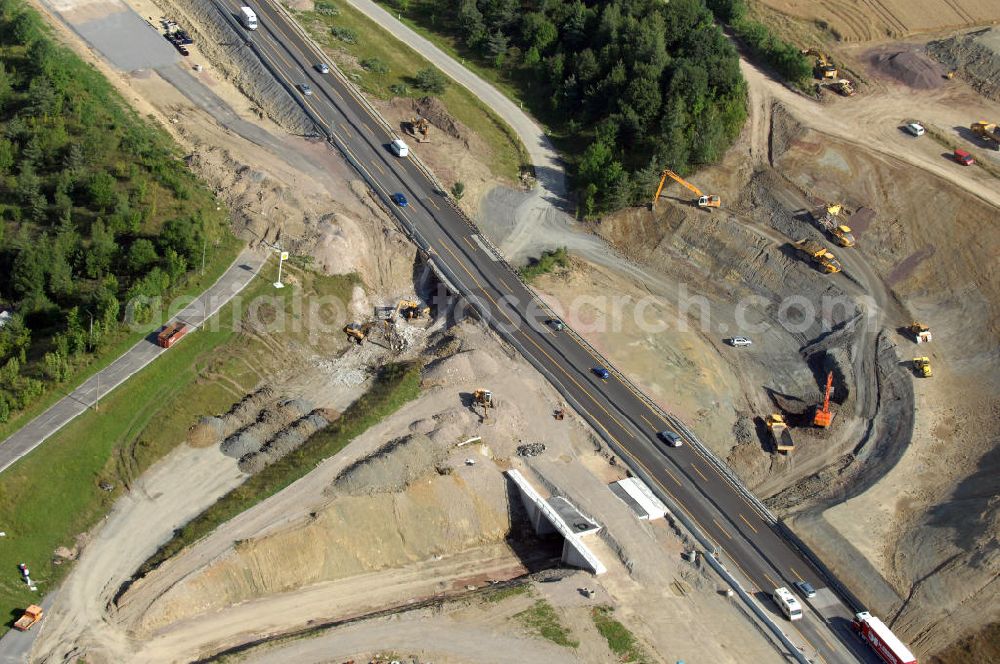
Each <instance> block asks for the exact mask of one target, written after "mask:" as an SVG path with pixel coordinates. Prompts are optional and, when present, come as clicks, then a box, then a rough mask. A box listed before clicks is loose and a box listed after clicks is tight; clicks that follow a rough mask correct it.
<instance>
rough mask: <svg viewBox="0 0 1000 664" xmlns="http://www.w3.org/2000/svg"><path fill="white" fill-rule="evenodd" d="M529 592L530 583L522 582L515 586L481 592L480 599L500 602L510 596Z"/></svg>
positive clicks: (495, 602)
mask: <svg viewBox="0 0 1000 664" xmlns="http://www.w3.org/2000/svg"><path fill="white" fill-rule="evenodd" d="M529 594H531V585H530V584H528V583H522V584H519V585H516V586H507V587H506V588H499V589H497V590H490V591H487V592H485V593H483V594H482V599H483V601H484V602H489V603H490V604H499V603H500V602H502V601H504V600H507V599H510V598H511V597H519V596H521V595H529Z"/></svg>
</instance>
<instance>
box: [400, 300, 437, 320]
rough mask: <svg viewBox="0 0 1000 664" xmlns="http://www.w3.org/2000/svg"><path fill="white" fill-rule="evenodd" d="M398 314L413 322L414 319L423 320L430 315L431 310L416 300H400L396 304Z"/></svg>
mask: <svg viewBox="0 0 1000 664" xmlns="http://www.w3.org/2000/svg"><path fill="white" fill-rule="evenodd" d="M396 313H398V314H400V315H401V316H402V317H403V318H405V319H406V320H413V319H414V318H423V317H424V316H428V315H430V313H431V308H430V307H425V306H423V305H422V304H420V302H417V301H416V300H400V301H399V303H398V304H396Z"/></svg>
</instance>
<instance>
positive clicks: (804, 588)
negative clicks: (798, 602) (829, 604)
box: [792, 581, 816, 599]
mask: <svg viewBox="0 0 1000 664" xmlns="http://www.w3.org/2000/svg"><path fill="white" fill-rule="evenodd" d="M792 585H794V586H795V588H796V590H798V591H799V594H800V595H802V596H803V597H805V598H806V599H811V598H813V597H815V596H816V589H815V588H813V587H812V584H811V583H809V582H808V581H796V582H795V583H793V584H792Z"/></svg>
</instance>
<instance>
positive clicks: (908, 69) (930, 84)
mask: <svg viewBox="0 0 1000 664" xmlns="http://www.w3.org/2000/svg"><path fill="white" fill-rule="evenodd" d="M869 57H870V62H871V64H872V67H874V68H875V69H876V70H877V71H878V72H879V73H881V74H884V75H886V76H888V77H890V78H892V79H893V80H896V81H899V82H900V83H902V84H903V85H906V86H909V87H911V88H915V89H917V90H932V89H934V88H938V87H940V86H941V85H942V84H943V83H944V82H945V80H946V79H945V77H944V76H945V73H946V72H945V70H944V68H943V67H942V66H941V65H939V64H938V63H936V62H934V61H933V60H931V59H930V58H928V57H927V56H926V55H924V54H923V53H921V52H920V51H916V50H905V51H888V52H887V51H876V52H874V53H872V54H871V55H870V56H869Z"/></svg>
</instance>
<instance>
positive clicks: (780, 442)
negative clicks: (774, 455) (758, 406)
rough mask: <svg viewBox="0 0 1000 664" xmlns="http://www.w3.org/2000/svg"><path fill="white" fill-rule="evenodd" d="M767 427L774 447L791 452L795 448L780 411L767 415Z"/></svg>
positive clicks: (780, 450)
mask: <svg viewBox="0 0 1000 664" xmlns="http://www.w3.org/2000/svg"><path fill="white" fill-rule="evenodd" d="M767 429H768V431H770V432H771V438H773V439H774V449H776V450H778V451H779V452H791V451H792V450H794V449H795V443H794V442H793V441H792V433H791V432H790V431H789V430H788V424H786V423H785V417H784V416H783V415H782V414H781V413H771V414H770V415H768V416H767Z"/></svg>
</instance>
